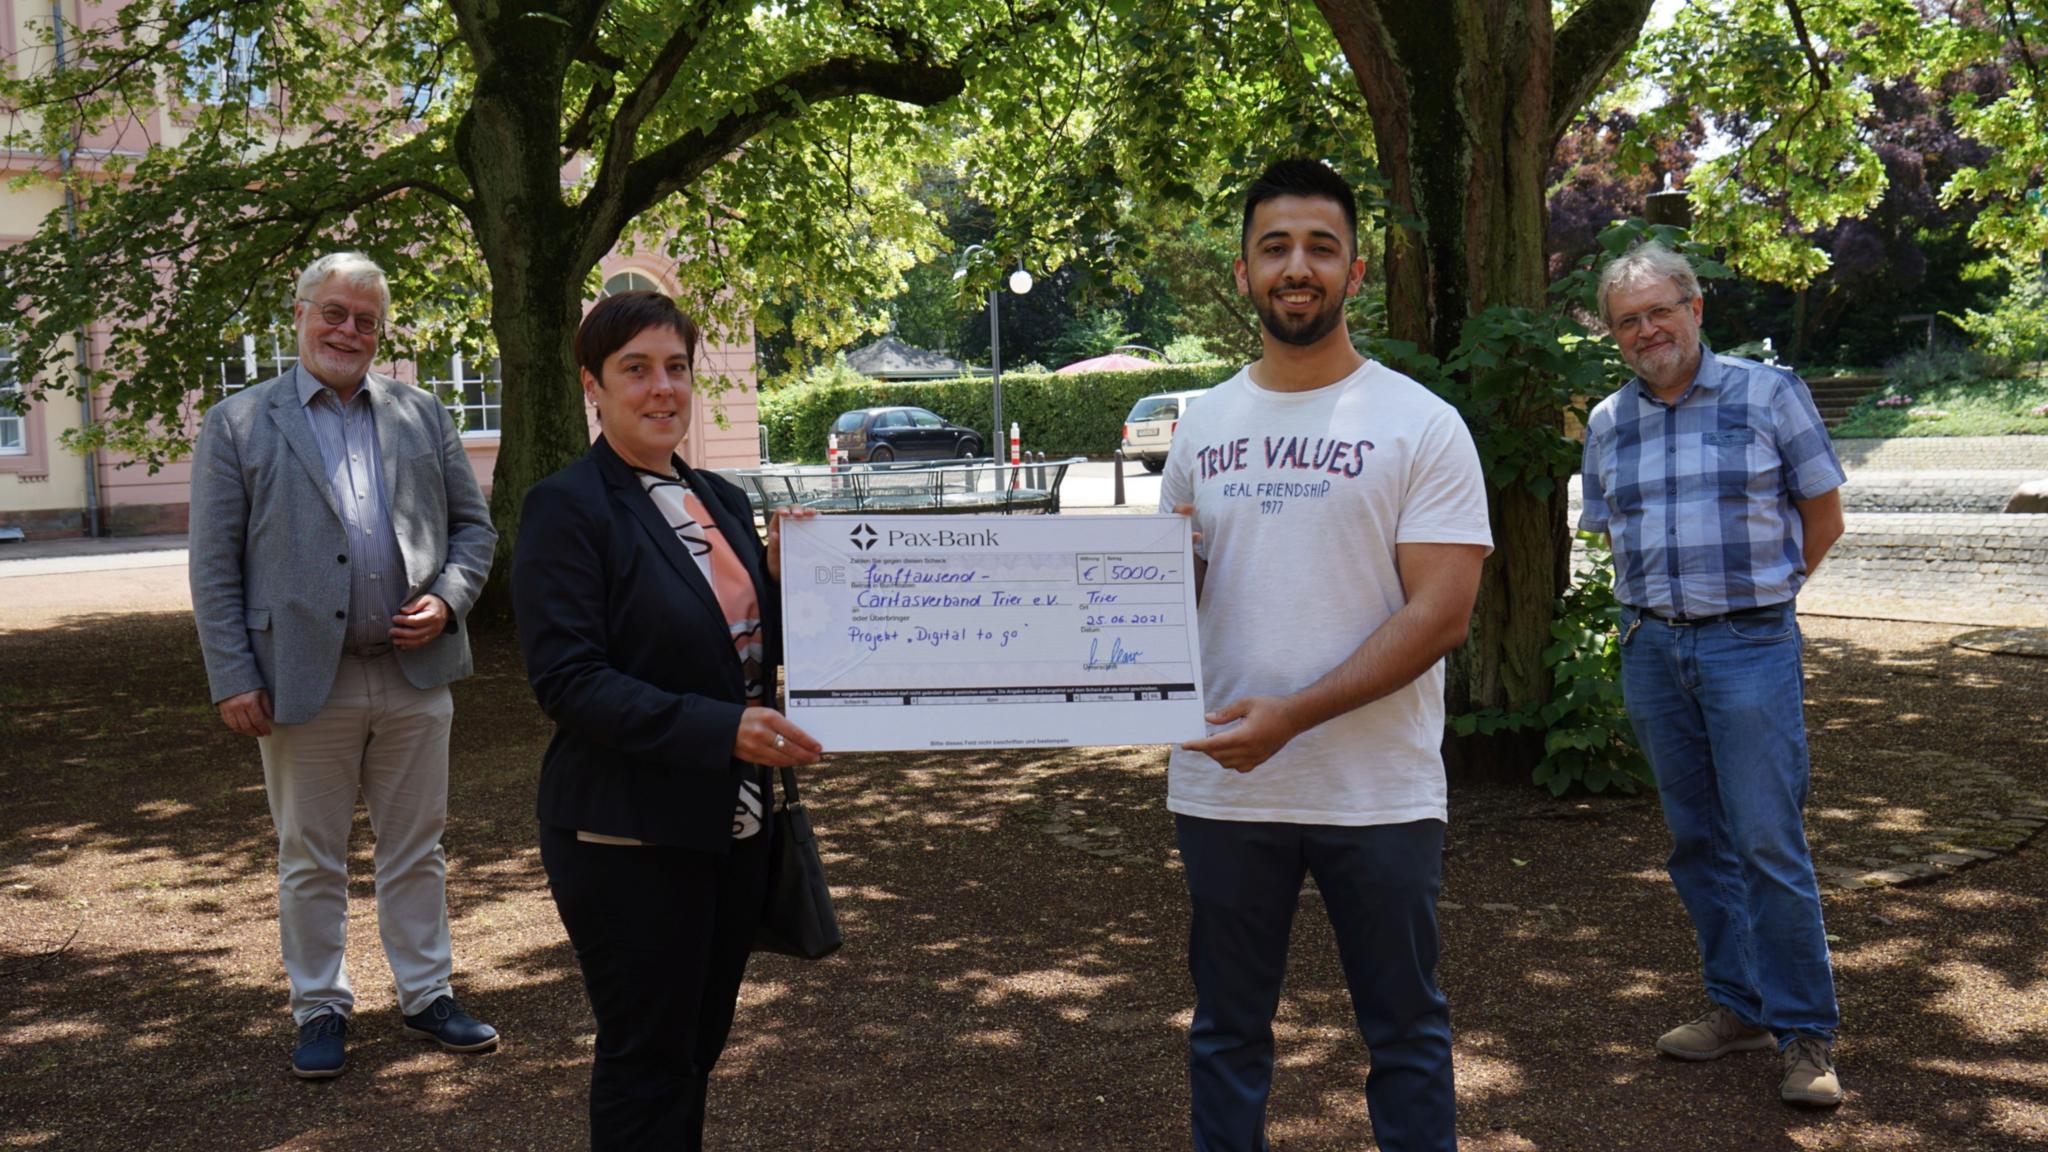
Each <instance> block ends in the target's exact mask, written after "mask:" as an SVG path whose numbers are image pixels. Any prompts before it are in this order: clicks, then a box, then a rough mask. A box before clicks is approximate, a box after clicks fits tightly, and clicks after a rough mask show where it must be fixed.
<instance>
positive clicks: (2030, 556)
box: [1801, 513, 2048, 615]
mask: <svg viewBox="0 0 2048 1152" xmlns="http://www.w3.org/2000/svg"><path fill="white" fill-rule="evenodd" d="M1847 522H1848V531H1846V532H1844V533H1843V535H1842V539H1841V541H1840V542H1839V543H1837V544H1836V545H1835V547H1834V549H1833V550H1832V551H1830V552H1829V553H1828V558H1827V562H1826V563H1825V564H1824V565H1822V566H1821V569H1820V573H1819V575H1817V576H1816V577H1815V578H1814V580H1813V582H1812V583H1811V584H1810V585H1809V590H1810V591H1811V593H1812V594H1813V595H1814V596H1816V597H1824V598H1826V599H1829V600H1843V599H1854V598H1858V597H1873V598H1883V599H1887V600H1893V599H1898V600H1907V601H1912V600H1924V601H1926V602H1928V603H1930V604H1933V603H1958V604H1962V605H1967V606H1970V607H1972V608H1976V609H1983V610H1987V611H1991V612H1994V613H1995V612H1996V611H1998V610H2000V609H2007V608H2010V609H2030V610H2034V611H2048V516H2005V515H1999V514H1996V513H1902V514H1891V515H1875V514H1869V513H1858V514H1852V515H1850V516H1848V517H1847ZM1801 598H1802V599H1806V598H1807V597H1806V596H1804V595H1802V597H1801ZM2031 614H2032V612H2030V613H2029V615H2031Z"/></svg>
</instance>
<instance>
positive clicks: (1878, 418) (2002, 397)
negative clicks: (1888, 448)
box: [1834, 376, 2048, 440]
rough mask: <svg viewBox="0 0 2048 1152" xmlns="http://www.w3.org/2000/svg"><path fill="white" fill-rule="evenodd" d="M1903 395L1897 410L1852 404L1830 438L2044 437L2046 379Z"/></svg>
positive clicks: (1868, 401) (1955, 385)
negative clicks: (1903, 401) (1907, 397)
mask: <svg viewBox="0 0 2048 1152" xmlns="http://www.w3.org/2000/svg"><path fill="white" fill-rule="evenodd" d="M1909 395H1911V396H1912V402H1911V403H1910V404H1902V405H1900V406H1898V407H1879V406H1878V403H1879V401H1881V400H1883V399H1884V397H1883V396H1866V397H1864V398H1863V399H1862V400H1859V401H1857V402H1856V406H1855V407H1854V408H1851V409H1850V410H1849V414H1848V415H1847V416H1846V417H1844V418H1843V420H1842V422H1841V423H1840V424H1839V425H1836V427H1835V429H1834V436H1835V438H1836V439H1838V440H1839V439H1843V438H1847V437H1876V438H1886V437H1892V436H2043V435H2048V379H2043V378H2041V377H2039V376H2036V377H2032V378H2029V379H2023V380H1970V381H1964V382H1951V383H1945V384H1935V385H1932V386H1930V387H1927V388H1924V389H1922V390H1920V391H1918V392H1913V393H1910V394H1909Z"/></svg>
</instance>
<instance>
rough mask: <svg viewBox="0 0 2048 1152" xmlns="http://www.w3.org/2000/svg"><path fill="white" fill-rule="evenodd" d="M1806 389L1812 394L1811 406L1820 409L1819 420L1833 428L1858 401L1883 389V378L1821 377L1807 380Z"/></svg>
mask: <svg viewBox="0 0 2048 1152" xmlns="http://www.w3.org/2000/svg"><path fill="white" fill-rule="evenodd" d="M1806 387H1807V388H1808V389H1809V390H1810V391H1812V393H1813V406H1814V407H1815V408H1818V409H1820V418H1821V420H1822V421H1823V422H1824V423H1826V424H1827V426H1828V427H1830V428H1833V427H1834V426H1835V425H1837V424H1840V423H1841V422H1842V420H1843V418H1844V417H1846V416H1848V415H1849V409H1850V408H1852V407H1854V406H1855V404H1856V402H1857V401H1858V400H1861V399H1863V398H1864V397H1865V396H1868V395H1870V394H1871V393H1872V392H1875V391H1877V390H1878V389H1880V388H1883V387H1884V377H1883V376H1876V375H1871V376H1821V377H1818V378H1816V379H1812V380H1808V381H1807V382H1806Z"/></svg>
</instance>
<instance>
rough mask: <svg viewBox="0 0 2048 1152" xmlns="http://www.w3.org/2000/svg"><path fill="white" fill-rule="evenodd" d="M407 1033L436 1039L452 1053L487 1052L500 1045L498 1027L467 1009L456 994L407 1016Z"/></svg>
mask: <svg viewBox="0 0 2048 1152" xmlns="http://www.w3.org/2000/svg"><path fill="white" fill-rule="evenodd" d="M405 1034H406V1035H408V1036H417V1037H419V1038H420V1039H422V1040H433V1041H436V1042H438V1043H439V1044H440V1045H441V1047H443V1048H445V1049H447V1050H448V1051H450V1052H488V1051H490V1050H491V1049H493V1048H496V1047H497V1046H498V1030H497V1029H496V1028H493V1027H491V1026H490V1025H489V1024H486V1023H484V1022H483V1021H481V1020H479V1019H477V1018H476V1017H474V1016H471V1015H470V1014H469V1013H467V1012H464V1011H463V1010H462V1005H460V1004H457V1003H456V1002H455V997H453V996H443V997H441V998H440V999H438V1000H436V1001H434V1002H433V1003H432V1004H429V1005H427V1008H426V1011H424V1012H415V1013H413V1014H412V1015H410V1016H407V1017H406V1018H405Z"/></svg>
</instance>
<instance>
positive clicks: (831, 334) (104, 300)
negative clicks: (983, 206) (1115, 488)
mask: <svg viewBox="0 0 2048 1152" xmlns="http://www.w3.org/2000/svg"><path fill="white" fill-rule="evenodd" d="M1070 16H1071V13H1070V11H1069V9H1068V8H1067V7H1062V6H1061V5H1059V4H1057V3H1052V2H1050V0H1048V2H1047V3H1045V4H1022V5H1020V4H1013V3H1010V2H1008V0H920V2H917V3H903V4H895V3H891V4H886V5H883V6H882V7H881V8H879V9H874V8H870V7H865V6H863V7H846V6H841V5H811V4H797V5H764V6H755V5H735V4H730V3H724V2H722V0H695V2H690V0H561V2H560V3H557V4H554V5H552V6H550V7H549V8H548V10H547V11H544V12H543V11H536V10H532V9H531V7H530V6H520V5H511V6H503V5H480V4H475V3H473V0H366V3H364V4H359V5H355V6H353V7H351V8H350V9H348V11H347V12H346V13H345V14H341V13H337V12H336V11H334V10H332V9H330V8H328V7H326V6H323V5H320V4H317V3H313V2H312V0H277V2H274V3H264V4H252V5H229V6H223V5H222V4H220V3H219V2H218V0H130V2H126V3H122V4H119V5H115V6H114V7H113V8H111V9H109V12H108V14H106V15H105V17H104V18H96V20H97V22H96V23H94V24H93V25H91V26H89V27H83V28H76V27H74V28H67V29H66V30H65V32H66V36H67V39H68V41H69V46H70V48H71V57H70V67H69V68H68V69H67V70H66V71H64V72H61V73H59V72H57V71H55V70H54V69H52V68H51V67H49V63H50V60H51V54H50V52H49V51H48V50H47V47H44V46H41V45H34V44H30V45H24V51H23V53H21V54H20V56H19V57H18V61H19V64H20V67H19V69H18V70H17V68H15V67H13V66H8V67H0V108H6V109H9V110H10V111H12V112H13V113H14V114H13V115H12V116H10V117H9V118H7V119H6V120H5V121H4V123H0V147H5V148H7V149H8V150H9V151H10V152H11V153H12V154H13V155H14V156H15V157H16V159H17V161H22V160H24V159H26V160H27V162H28V163H31V164H35V165H39V166H40V169H41V170H40V171H38V172H35V173H33V174H32V175H31V176H30V177H28V179H29V180H32V181H41V182H46V183H54V182H58V181H60V180H61V179H63V177H62V175H61V173H60V172H59V165H58V163H57V157H58V156H59V155H60V153H63V152H65V151H68V150H69V149H70V148H71V147H72V146H73V145H74V144H75V143H76V142H77V141H79V140H81V139H83V140H85V141H88V142H90V143H88V145H87V146H86V147H84V148H82V149H81V150H80V153H81V156H82V159H83V163H81V165H80V168H79V171H78V173H77V174H75V175H74V176H72V177H71V179H72V180H73V182H74V185H75V187H76V190H77V191H78V192H79V193H80V199H81V203H82V208H81V211H80V214H79V221H78V224H79V228H78V233H77V235H76V236H75V237H74V236H73V235H72V234H71V233H70V232H69V231H68V230H67V228H66V226H65V221H64V219H63V216H62V214H61V213H52V214H50V216H49V218H48V219H47V220H45V221H44V223H43V225H42V227H41V228H40V229H39V230H38V232H37V233H36V235H35V236H33V237H32V238H30V239H29V240H27V241H25V242H23V243H21V244H18V245H13V246H11V247H7V248H4V249H0V284H5V285H6V286H7V289H8V292H9V295H10V299H9V303H10V305H11V306H10V308H8V309H5V310H0V340H4V341H5V342H6V343H7V344H8V345H9V346H10V348H12V349H13V350H14V351H15V352H16V353H17V355H18V356H19V357H20V363H21V369H22V375H23V379H24V380H25V381H26V382H27V383H28V385H29V387H30V389H31V391H38V390H41V389H43V388H58V389H70V388H73V387H75V384H74V383H73V378H72V374H71V373H69V372H66V371H62V370H60V369H61V366H62V363H63V361H64V360H65V359H66V358H67V355H68V353H67V351H66V350H67V348H68V345H69V340H70V333H71V332H72V331H73V330H75V329H77V328H82V327H87V326H104V327H105V328H106V329H107V330H108V331H109V332H110V333H111V335H110V343H109V345H108V347H107V349H106V352H105V354H104V356H103V357H102V358H101V360H100V361H99V362H98V363H96V364H94V365H93V368H94V373H95V378H94V380H93V381H92V383H93V384H95V385H99V386H106V387H109V388H110V389H111V391H110V398H111V402H110V403H109V404H108V405H106V406H105V407H104V408H103V409H102V411H103V412H104V414H105V416H106V418H107V420H108V424H107V425H106V426H104V427H102V428H98V429H91V430H87V433H86V435H85V437H84V439H85V440H87V441H93V440H98V441H99V442H103V443H113V444H117V445H119V446H121V447H122V448H123V449H125V450H128V451H132V452H134V453H136V454H137V455H139V456H140V457H141V458H142V459H144V460H145V461H147V462H148V463H150V464H151V466H153V467H154V466H157V465H160V464H162V463H165V462H168V461H170V460H173V459H176V458H177V457H178V456H179V455H181V454H182V452H183V451H184V449H185V447H186V443H185V441H186V438H187V437H188V436H189V435H190V433H191V431H192V430H193V429H195V428H196V426H197V424H196V421H194V420H192V419H191V417H192V415H194V412H193V409H195V408H200V407H203V406H204V405H205V404H207V403H210V402H211V401H212V400H213V399H216V398H217V397H214V396H212V395H210V394H204V393H201V394H198V395H197V396H195V394H194V388H195V386H196V385H197V384H198V383H199V382H200V381H202V380H204V379H205V378H206V376H207V369H208V366H209V364H208V362H209V360H210V359H211V358H213V357H217V356H219V355H220V354H221V353H222V349H223V343H224V340H226V339H228V338H231V337H232V336H234V335H235V334H237V333H239V332H241V331H243V330H245V329H250V328H260V327H263V326H266V325H268V324H269V323H271V322H272V319H273V318H274V317H277V316H279V315H282V314H284V313H286V312H287V311H288V307H289V302H290V298H291V291H292V283H291V281H292V277H293V274H294V273H295V272H296V271H297V269H298V268H300V267H302V266H303V265H304V264H305V263H307V262H308V261H309V260H310V259H311V258H312V257H313V256H315V255H318V254H319V253H320V252H322V251H331V250H334V249H339V248H356V249H360V250H363V251H365V252H367V253H368V254H370V255H371V256H372V257H373V258H376V259H377V260H378V261H379V262H380V263H381V264H383V265H384V266H385V268H386V269H387V270H388V271H390V272H391V273H393V283H392V294H393V300H394V314H395V320H396V324H397V326H398V327H399V328H400V329H401V330H402V331H400V332H399V333H396V335H399V336H401V337H402V339H400V340H395V341H394V346H413V347H452V346H461V347H478V348H494V349H495V350H496V351H497V352H498V353H499V354H500V355H501V356H502V358H503V361H504V410H505V417H506V423H505V429H506V431H505V443H504V445H503V449H504V450H503V451H502V452H501V455H500V457H499V466H500V468H501V469H506V468H507V467H508V463H509V462H512V461H514V460H517V461H520V462H524V461H527V460H536V461H539V462H541V465H542V466H541V468H540V473H537V474H544V473H545V471H546V470H547V468H548V467H552V465H553V463H555V462H557V461H559V460H560V459H564V458H566V457H567V456H569V455H573V454H574V453H575V452H577V451H580V450H581V441H582V439H583V434H584V429H583V426H582V423H581V421H580V420H579V419H577V418H576V415H577V414H576V413H575V412H574V411H573V407H574V406H573V404H572V403H567V402H563V403H550V401H551V400H552V399H553V398H555V397H556V396H557V395H558V394H559V390H560V389H562V388H563V380H562V375H563V372H564V369H565V368H566V366H567V363H568V354H567V349H568V337H569V334H570V333H571V332H572V331H573V328H574V325H575V322H576V316H577V314H578V305H579V304H580V303H582V302H584V301H587V300H588V299H589V298H590V297H591V296H592V295H594V294H595V290H596V283H595V278H596V267H597V265H598V262H599V261H600V260H601V259H602V258H603V257H604V256H605V254H606V253H607V251H609V250H611V249H613V248H614V247H615V246H618V247H623V248H625V249H628V250H632V249H636V248H637V249H639V250H644V251H651V252H654V253H657V254H658V256H659V259H658V260H657V261H656V262H657V263H659V264H662V265H665V266H666V269H667V270H670V271H672V273H673V275H674V278H675V279H676V281H677V283H678V288H679V295H680V296H681V297H682V298H683V299H684V300H685V302H686V303H687V304H688V305H689V307H690V308H691V310H692V311H693V312H694V313H695V314H696V315H697V316H698V318H699V319H700V320H702V321H705V322H706V326H707V328H709V329H710V330H711V331H712V332H714V333H743V332H745V331H746V330H747V327H748V325H749V324H750V323H751V322H752V320H753V314H754V311H755V308H756V307H757V305H758V303H759V301H760V300H762V299H764V298H766V297H768V296H770V295H773V294H775V293H777V292H779V291H783V290H787V289H790V288H791V287H792V286H799V285H800V286H802V288H803V290H804V292H805V293H807V295H806V298H805V299H806V305H807V306H806V307H804V308H802V309H801V310H799V311H798V312H797V313H796V314H795V315H793V316H791V317H789V318H788V323H789V324H790V325H791V326H792V327H795V328H797V329H799V333H798V334H799V335H800V336H802V337H803V338H804V339H806V340H809V341H812V342H814V343H821V344H827V345H830V344H838V343H844V342H846V341H847V340H848V339H851V338H852V337H853V336H854V335H855V334H857V333H858V332H861V331H864V330H870V329H872V328H873V327H874V326H875V325H876V324H877V322H878V317H877V316H876V315H874V314H872V310H871V309H870V308H868V307H866V306H865V304H864V302H867V301H873V300H877V299H882V298H886V297H887V296H889V295H891V294H893V293H894V292H895V291H897V290H898V289H900V287H901V285H902V275H903V272H904V271H905V270H906V269H907V268H909V267H911V266H912V265H913V264H915V263H917V262H918V261H919V260H921V259H924V258H925V257H927V256H929V255H931V254H932V253H933V252H934V251H936V248H937V245H938V242H939V236H938V232H937V229H936V226H935V223H934V221H933V219H932V217H931V214H930V213H929V212H928V211H927V210H926V208H925V206H924V205H923V204H921V203H919V202H917V201H916V200H915V199H914V198H913V197H911V196H910V195H909V194H908V193H907V191H906V190H905V189H906V186H907V183H908V182H907V179H906V177H907V175H908V173H910V172H911V171H913V170H914V169H915V168H916V167H917V166H919V165H922V164H926V163H930V162H933V161H935V160H940V159H945V158H947V157H949V156H951V155H952V153H953V152H954V151H955V150H956V149H960V148H970V147H977V146H979V147H984V148H985V149H986V151H987V152H988V153H989V154H1000V153H1003V152H1004V151H1005V149H1004V147H1003V145H1002V144H1001V143H1000V141H999V140H998V136H999V135H1000V134H999V133H993V132H991V133H988V134H983V132H984V129H985V128H986V124H985V123H983V122H982V121H983V118H986V119H987V120H996V119H1004V118H1007V117H1012V116H1013V115H1014V110H1005V109H1001V108H999V107H998V105H1000V104H1001V102H1003V101H1005V100H1014V99H1022V98H1024V96H1025V95H1026V92H1027V91H1028V89H1029V86H1030V85H1031V84H1034V83H1035V82H1036V75H1044V74H1057V75H1067V74H1068V73H1069V68H1068V66H1069V65H1071V64H1073V63H1074V62H1075V61H1076V58H1077V57H1078V55H1079V54H1081V53H1083V52H1086V51H1089V50H1091V45H1093V44H1094V43H1095V41H1096V40H1097V39H1098V38H1099V36H1100V35H1101V34H1102V29H1101V28H1100V27H1096V26H1089V27H1080V26H1077V25H1075V24H1074V23H1073V22H1072V20H1071V19H1070ZM35 27H36V28H37V29H38V31H37V32H35V33H32V35H40V36H42V37H45V38H46V39H47V37H48V36H49V34H50V33H49V29H48V27H47V26H46V25H42V24H41V23H40V22H37V23H36V25H35ZM251 36H253V37H255V44H256V49H255V52H254V54H253V57H252V56H250V55H249V54H248V53H247V50H246V45H247V43H248V40H247V38H248V37H251ZM237 37H241V38H242V41H241V48H240V49H239V51H240V52H241V53H242V54H241V55H239V56H238V55H236V53H237V51H238V46H237ZM1013 61H1014V62H1015V63H1016V65H1017V66H1018V67H1026V66H1028V67H1030V68H1031V69H1034V70H1036V73H1035V74H1034V75H1032V76H1026V77H1018V76H1013V75H1011V74H1010V73H1009V72H1008V71H1007V69H1008V68H1009V67H1010V66H1011V64H1012V62H1013ZM244 66H246V68H247V72H246V76H247V81H246V82H243V81H242V80H240V79H237V80H236V81H235V82H233V83H228V84H221V83H218V82H217V81H218V78H219V77H220V76H222V75H227V74H229V72H230V71H231V70H232V69H234V68H238V67H244ZM970 73H971V74H972V75H973V76H974V77H975V79H976V81H977V83H979V84H980V85H981V90H982V92H983V93H986V94H987V96H988V98H989V101H988V102H981V101H979V100H978V99H976V98H973V97H968V98H962V97H961V92H962V88H963V85H964V84H965V83H966V81H967V77H968V75H969V74H970ZM935 105H936V106H940V107H938V108H937V109H936V110H933V111H925V110H924V109H931V108H932V107H933V106H935ZM115 138H119V140H120V148H119V149H112V148H108V147H107V146H106V145H105V144H104V141H107V140H111V139H115ZM138 148H139V149H140V152H139V154H138V153H137V152H135V151H133V150H134V149H138ZM565 166H566V168H567V170H569V171H571V172H572V173H574V177H573V179H574V183H573V184H572V185H570V186H568V187H564V186H563V184H562V175H561V174H562V172H563V171H564V170H565ZM101 170H105V171H108V172H111V173H112V174H113V175H115V176H116V177H118V179H111V180H109V179H103V178H102V176H101V175H100V171H101ZM493 309H495V310H496V311H493ZM487 329H488V332H487ZM719 383H720V381H718V380H717V379H711V380H707V381H706V384H707V386H708V387H711V388H714V389H715V388H716V387H717V386H718V384H719ZM522 467H523V463H522ZM510 474H511V475H512V477H513V484H514V485H520V484H523V483H525V482H526V481H528V480H530V479H531V476H530V475H529V474H527V473H526V472H524V471H522V470H521V468H513V469H512V472H511V473H510ZM503 475H506V473H504V472H501V476H503ZM517 496H518V489H517V487H513V488H512V489H511V490H510V495H509V496H507V497H506V498H504V499H503V500H501V501H499V503H500V504H501V505H502V506H506V507H510V508H513V509H516V507H517ZM504 537H505V539H506V540H507V541H509V539H510V533H509V532H508V533H505V534H504Z"/></svg>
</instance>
